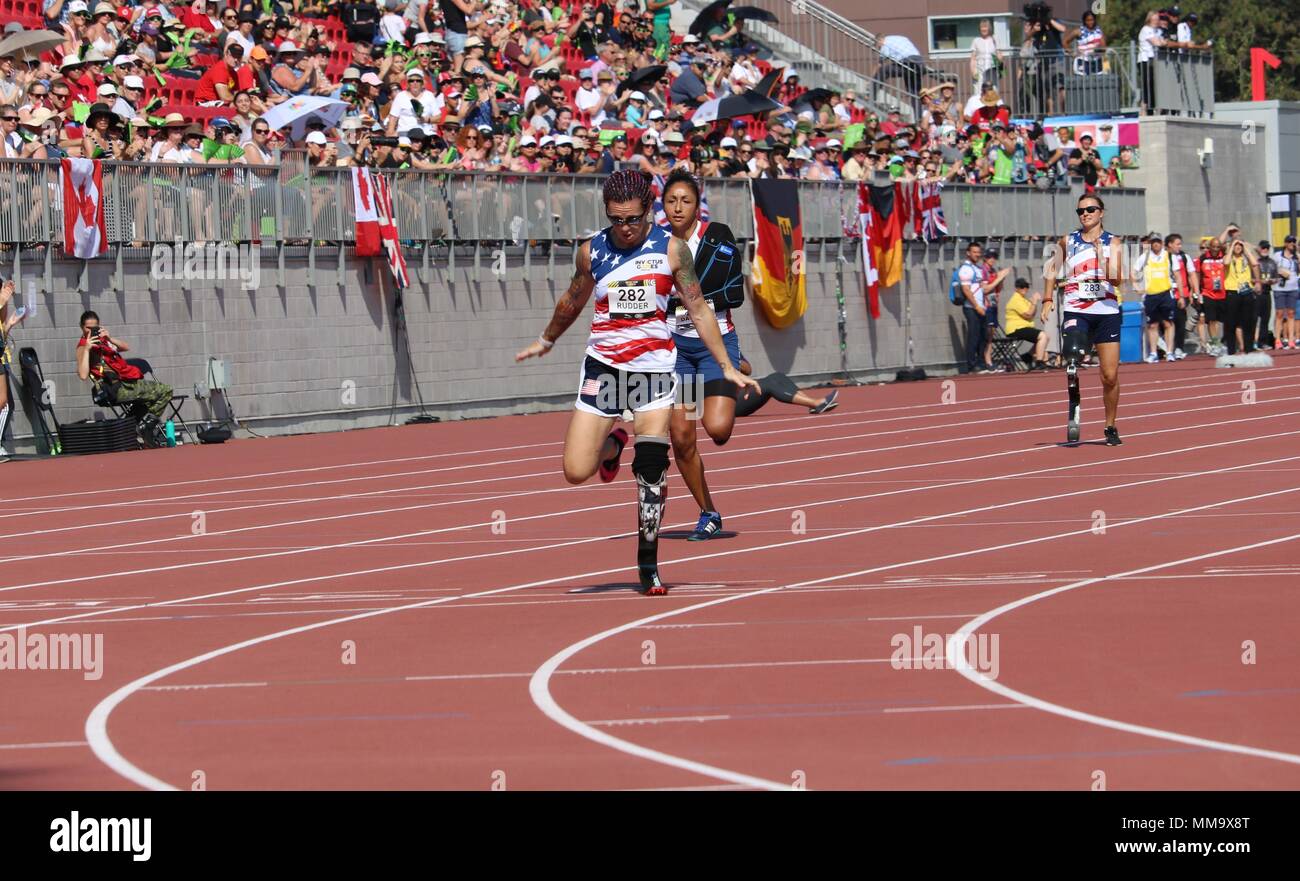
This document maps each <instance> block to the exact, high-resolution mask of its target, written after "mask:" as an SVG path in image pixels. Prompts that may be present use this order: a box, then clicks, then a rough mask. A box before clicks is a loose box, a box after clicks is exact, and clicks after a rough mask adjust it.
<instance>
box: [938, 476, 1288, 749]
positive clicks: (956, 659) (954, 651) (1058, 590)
mask: <svg viewBox="0 0 1300 881" xmlns="http://www.w3.org/2000/svg"><path fill="white" fill-rule="evenodd" d="M1292 492H1294V490H1292ZM1297 539H1300V533H1296V534H1294V535H1288V536H1284V537H1282V538H1274V539H1270V540H1268V541H1260V542H1255V543H1253V544H1248V545H1240V546H1238V547H1235V548H1226V549H1224V550H1220V551H1211V552H1209V553H1206V554H1197V555H1196V556H1193V557H1184V558H1183V559H1181V560H1172V561H1170V562H1167V563H1157V564H1155V565H1154V566H1143V567H1141V568H1139V569H1130V570H1128V571H1127V572H1117V573H1115V574H1113V575H1103V576H1100V577H1098V578H1085V579H1083V580H1081V581H1076V582H1074V583H1072V584H1065V585H1062V586H1060V587H1054V588H1052V589H1050V590H1044V591H1041V592H1039V593H1036V594H1032V595H1030V596H1027V597H1021V598H1020V599H1018V600H1014V601H1012V602H1009V603H1006V604H1004V605H1001V606H998V607H997V608H996V609H991V610H989V611H987V612H985V613H984V614H982V615H980V616H979V617H977V618H974V619H972V620H971V621H968V622H967V623H966V624H963V625H962V627H961V628H960V629H959V630H958V631H957V632H956V633H954V634H953V635H952V638H951V639H950V640H949V641H948V646H947V654H948V663H949V664H950V665H952V666H953V667H954V668H955V669H956V670H957V672H958V673H960V674H961V675H962V676H964V677H965V678H967V679H969V680H970V681H971V682H974V683H975V684H976V685H978V686H979V687H981V688H983V689H985V690H987V691H991V692H993V693H994V694H998V695H1001V696H1002V697H1005V698H1007V699H1008V700H1013V701H1016V702H1017V703H1020V704H1023V705H1025V706H1026V707H1032V708H1033V709H1036V710H1042V711H1043V712H1045V713H1052V714H1054V715H1057V716H1064V717H1065V718H1067V719H1073V720H1074V721H1076V722H1086V723H1088V724H1089V725H1098V726H1100V727H1102V728H1110V729H1113V730H1115V731H1125V732H1128V733H1129V734H1139V735H1142V736H1144V737H1153V738H1156V739H1157V740H1168V741H1172V742H1174V743H1183V744H1187V745H1188V746H1196V747H1201V748H1202V749H1212V750H1219V751H1220V752H1227V753H1237V754H1238V755H1243V756H1252V757H1254V758H1258V759H1272V760H1273V761H1277V762H1286V763H1288V764H1291V765H1300V755H1297V754H1295V753H1288V752H1282V751H1280V750H1272V749H1262V748H1260V747H1254V746H1245V745H1243V744H1239V743H1227V742H1226V741H1222V740H1210V739H1208V738H1205V737H1196V736H1195V735H1191V734H1180V733H1179V732H1177V731H1167V730H1165V729H1162V728H1153V727H1151V726H1149V725H1137V724H1134V723H1132V722H1123V721H1120V720H1119V719H1110V718H1107V717H1106V716H1098V715H1096V714H1095V713H1087V712H1084V711H1082V710H1076V709H1072V708H1070V707H1066V706H1062V705H1061V704H1055V703H1052V702H1051V701H1046V700H1043V699H1042V698H1037V697H1034V696H1033V695H1031V694H1026V693H1025V692H1023V691H1017V690H1016V689H1014V688H1010V687H1008V686H1006V685H1003V684H1002V683H1000V682H997V681H996V680H993V679H989V678H988V677H986V676H985V675H984V674H983V673H980V672H979V671H978V670H975V669H974V668H973V667H972V666H971V665H970V662H969V661H968V660H967V658H966V643H967V642H968V641H969V640H970V638H971V636H972V635H973V634H974V633H975V631H977V630H979V629H980V628H982V627H984V626H985V625H987V624H988V623H989V622H990V621H992V620H993V619H995V618H998V617H1001V616H1002V615H1005V614H1007V613H1008V612H1013V611H1015V610H1016V609H1020V608H1023V607H1025V606H1028V605H1029V604H1031V603H1036V602H1038V601H1039V600H1045V599H1047V598H1048V597H1053V596H1056V595H1058V594H1062V593H1066V592H1068V591H1072V590H1078V589H1079V588H1083V587H1088V586H1089V585H1093V584H1100V583H1102V582H1106V581H1114V580H1117V579H1120V578H1131V577H1132V576H1135V575H1144V574H1146V573H1148V572H1158V571H1159V570H1161V569H1169V568H1171V567H1174V566H1181V565H1183V564H1185V563H1197V562H1200V561H1201V560H1212V559H1214V558H1216V557H1223V556H1227V555H1229V554H1237V553H1241V552H1243V551H1250V550H1254V549H1256V548H1264V547H1268V546H1270V545H1275V544H1281V543H1283V542H1289V541H1296V540H1297Z"/></svg>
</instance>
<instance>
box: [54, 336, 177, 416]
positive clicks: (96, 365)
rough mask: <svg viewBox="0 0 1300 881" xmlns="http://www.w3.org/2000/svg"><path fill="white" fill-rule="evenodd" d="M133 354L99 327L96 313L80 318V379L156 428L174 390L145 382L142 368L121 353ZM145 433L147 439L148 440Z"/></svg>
mask: <svg viewBox="0 0 1300 881" xmlns="http://www.w3.org/2000/svg"><path fill="white" fill-rule="evenodd" d="M129 351H131V347H130V346H129V345H127V344H126V342H125V341H124V340H120V339H117V338H115V337H113V336H110V335H109V333H108V331H107V330H106V329H105V328H103V327H100V326H99V316H98V315H96V314H95V313H94V312H90V311H88V312H83V313H82V315H81V339H80V340H78V341H77V376H79V377H81V379H82V380H83V381H85V380H89V381H90V382H92V383H93V384H94V385H95V387H96V388H102V389H103V390H104V391H105V392H106V393H107V395H108V399H109V400H110V401H112V402H113V403H115V404H122V405H133V404H134V405H137V406H134V407H132V408H131V409H132V410H133V411H140V412H139V413H134V414H133V415H136V416H137V418H138V419H139V421H140V422H141V426H142V428H143V427H144V425H145V422H146V419H145V418H142V417H145V416H147V417H149V421H152V423H153V424H154V425H155V426H156V425H157V423H158V422H159V420H160V419H161V418H162V415H163V413H164V412H165V411H166V409H167V404H168V403H169V402H170V401H171V399H172V388H171V386H169V385H165V384H164V383H161V382H151V381H149V380H147V379H145V378H144V374H143V373H142V372H141V371H140V368H139V367H136V366H135V365H134V364H130V363H128V362H127V360H126V359H125V358H123V357H122V354H121V353H122V352H129ZM148 436H149V435H148V433H146V437H148Z"/></svg>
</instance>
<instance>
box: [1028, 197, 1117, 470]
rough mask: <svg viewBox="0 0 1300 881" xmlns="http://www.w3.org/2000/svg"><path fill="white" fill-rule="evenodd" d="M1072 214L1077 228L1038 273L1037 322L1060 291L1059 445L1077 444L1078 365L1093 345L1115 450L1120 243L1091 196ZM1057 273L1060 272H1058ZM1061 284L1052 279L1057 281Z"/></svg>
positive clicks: (1110, 443)
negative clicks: (1062, 373)
mask: <svg viewBox="0 0 1300 881" xmlns="http://www.w3.org/2000/svg"><path fill="white" fill-rule="evenodd" d="M1075 213H1076V214H1078V215H1079V221H1080V224H1081V225H1080V227H1079V229H1077V230H1075V231H1074V232H1072V233H1070V234H1069V235H1068V236H1065V237H1064V238H1061V239H1058V240H1057V242H1056V247H1055V249H1054V251H1053V254H1052V256H1051V258H1050V259H1049V260H1048V262H1047V265H1046V267H1044V272H1043V280H1044V283H1045V284H1044V290H1045V291H1046V294H1045V295H1044V297H1043V306H1042V320H1043V323H1044V324H1046V323H1047V320H1048V318H1049V317H1050V316H1051V314H1052V293H1053V290H1054V288H1055V287H1056V286H1057V285H1059V286H1060V287H1061V297H1062V300H1063V302H1062V305H1061V353H1062V355H1064V356H1065V359H1066V383H1067V387H1068V389H1069V395H1070V403H1069V417H1068V421H1067V422H1066V429H1065V439H1066V443H1068V444H1077V443H1078V442H1079V422H1080V414H1081V410H1082V408H1081V404H1080V395H1079V362H1080V361H1082V360H1083V358H1084V356H1085V355H1086V354H1087V352H1088V347H1089V345H1096V347H1097V358H1098V360H1099V361H1100V365H1101V386H1102V398H1103V401H1104V403H1105V405H1106V432H1105V437H1106V445H1107V446H1111V447H1117V446H1119V445H1120V444H1121V443H1123V441H1121V440H1120V437H1119V429H1118V428H1116V427H1115V417H1116V414H1117V413H1118V411H1119V335H1120V324H1121V318H1120V309H1119V295H1118V290H1119V286H1120V283H1121V280H1122V279H1123V278H1124V266H1123V255H1122V252H1121V251H1120V241H1119V239H1118V238H1116V237H1114V236H1112V235H1111V234H1110V233H1108V232H1106V231H1105V229H1103V228H1102V219H1103V218H1104V216H1105V214H1106V206H1105V204H1104V203H1103V202H1102V201H1101V199H1100V198H1099V197H1097V196H1094V195H1092V194H1090V193H1089V194H1085V195H1083V196H1080V197H1079V202H1078V207H1077V208H1076V210H1075ZM1062 270H1063V272H1062ZM1062 274H1063V275H1064V278H1063V279H1058V276H1059V275H1062Z"/></svg>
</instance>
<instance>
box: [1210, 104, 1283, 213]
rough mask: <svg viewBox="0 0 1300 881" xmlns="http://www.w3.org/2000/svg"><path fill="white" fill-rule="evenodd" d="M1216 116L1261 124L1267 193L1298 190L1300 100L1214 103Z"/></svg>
mask: <svg viewBox="0 0 1300 881" xmlns="http://www.w3.org/2000/svg"><path fill="white" fill-rule="evenodd" d="M1214 116H1215V118H1216V119H1225V120H1233V121H1235V122H1236V123H1237V125H1238V126H1240V125H1241V124H1242V123H1243V122H1246V123H1250V124H1252V125H1256V126H1262V130H1261V132H1260V136H1259V138H1258V142H1259V143H1260V144H1263V145H1264V154H1265V157H1266V165H1267V176H1266V179H1265V186H1267V187H1268V191H1269V192H1270V193H1294V192H1297V191H1300V101H1233V102H1230V103H1220V104H1216V105H1214Z"/></svg>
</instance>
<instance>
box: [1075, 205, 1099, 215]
mask: <svg viewBox="0 0 1300 881" xmlns="http://www.w3.org/2000/svg"><path fill="white" fill-rule="evenodd" d="M1100 210H1101V209H1100V208H1098V207H1097V206H1096V205H1087V206H1085V207H1083V208H1076V209H1074V213H1075V214H1077V215H1079V216H1080V217H1082V216H1083V215H1085V214H1091V213H1093V212H1094V211H1100Z"/></svg>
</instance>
